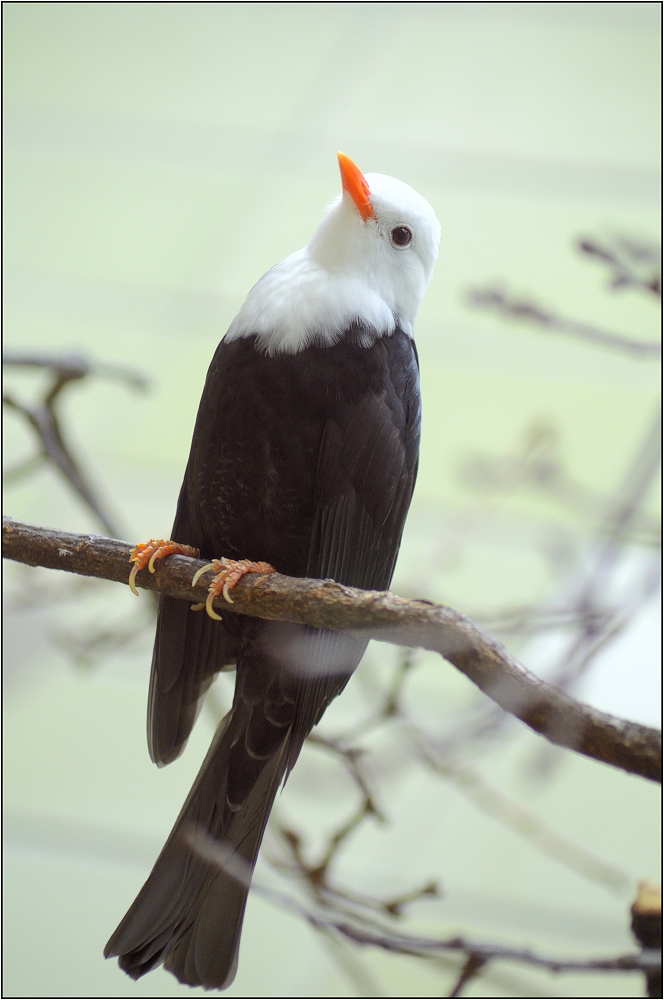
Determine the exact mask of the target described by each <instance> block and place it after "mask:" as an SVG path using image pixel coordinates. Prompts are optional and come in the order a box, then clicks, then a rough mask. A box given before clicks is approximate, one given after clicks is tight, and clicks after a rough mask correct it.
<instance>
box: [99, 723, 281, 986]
mask: <svg viewBox="0 0 664 1000" xmlns="http://www.w3.org/2000/svg"><path fill="white" fill-rule="evenodd" d="M241 715H242V712H241V710H240V711H238V708H237V707H236V709H234V710H233V711H231V712H229V714H228V715H227V716H226V718H225V719H224V720H223V722H222V723H221V724H220V726H219V729H218V730H217V733H216V735H215V738H214V741H213V743H212V746H211V747H210V750H209V751H208V754H207V756H206V758H205V760H204V762H203V766H202V767H201V770H200V771H199V774H198V777H197V778H196V781H195V783H194V786H193V788H192V790H191V792H190V793H189V796H188V798H187V801H186V802H185V804H184V806H183V808H182V811H181V813H180V815H179V817H178V819H177V822H176V823H175V826H174V827H173V830H172V832H171V835H170V837H169V838H168V840H167V842H166V844H165V846H164V849H163V850H162V852H161V854H160V855H159V857H158V859H157V862H156V864H155V866H154V868H153V869H152V872H151V874H150V876H149V878H148V880H147V882H146V883H145V885H144V886H143V888H142V889H141V891H140V893H139V894H138V896H137V897H136V900H135V901H134V903H133V905H132V906H131V908H130V909H129V911H128V912H127V914H126V916H125V917H124V919H123V920H122V922H121V923H120V925H119V927H118V928H117V930H116V931H115V933H114V934H113V935H112V937H111V939H110V941H109V942H108V944H107V945H106V948H105V950H104V954H105V956H106V958H111V957H113V956H115V955H117V956H118V957H119V964H120V967H121V968H122V969H124V971H125V972H126V973H128V974H129V975H130V976H132V978H134V979H138V978H139V977H140V976H142V975H144V974H145V973H146V972H149V971H150V970H151V969H153V968H155V967H156V966H157V965H159V964H160V963H162V962H163V963H164V966H165V968H166V969H168V970H169V972H172V973H173V975H174V976H176V978H177V979H178V980H179V981H180V982H181V983H186V984H188V985H189V986H203V987H205V988H206V989H214V988H216V989H225V988H226V987H227V986H230V984H231V983H232V981H233V979H234V978H235V973H236V969H237V955H238V949H239V944H240V932H241V929H242V920H243V917H244V910H245V906H246V902H247V895H248V892H249V878H242V876H241V875H239V873H238V872H237V869H238V868H240V869H241V870H242V871H244V872H246V873H247V874H250V873H251V871H253V868H254V865H255V864H256V858H257V856H258V851H259V848H260V845H261V840H262V839H263V833H264V831H265V826H266V823H267V820H268V817H269V815H270V810H271V808H272V803H273V802H274V797H275V795H276V792H277V789H278V787H279V784H280V782H281V779H282V777H283V775H284V772H285V767H286V764H285V756H286V755H285V752H284V744H283V743H282V744H281V746H280V747H279V748H278V749H277V750H276V751H275V752H274V753H273V754H272V755H271V756H270V757H269V758H268V759H267V760H265V762H264V764H263V766H262V767H261V770H260V773H259V774H258V776H257V778H256V781H255V783H254V785H253V787H252V788H251V790H250V791H249V794H248V795H247V796H246V798H245V800H244V801H243V803H242V805H241V806H240V808H239V809H237V810H236V811H233V808H232V807H231V808H229V806H228V802H227V791H228V774H229V760H230V756H231V751H232V749H233V746H234V745H235V744H236V743H237V741H238V738H239V736H240V734H241V733H242V732H243V731H244V729H245V727H246V719H243V718H240V716H241ZM284 742H285V741H284ZM192 827H196V828H197V829H199V830H201V831H207V833H208V835H209V836H210V837H212V838H213V839H215V840H216V841H219V842H221V844H222V845H223V847H224V850H225V852H226V851H227V852H228V857H229V870H228V872H227V871H221V870H219V869H218V868H215V867H213V866H212V865H211V864H209V863H208V862H206V861H203V860H202V859H201V858H200V857H199V856H198V855H197V854H196V853H195V852H194V851H193V850H192V848H191V847H190V846H189V843H188V841H187V839H186V837H187V833H188V832H189V830H190V828H192ZM233 862H235V866H233ZM238 862H239V865H238ZM234 867H235V871H236V875H238V877H235V878H234V877H233V875H232V874H230V872H231V871H233V869H234Z"/></svg>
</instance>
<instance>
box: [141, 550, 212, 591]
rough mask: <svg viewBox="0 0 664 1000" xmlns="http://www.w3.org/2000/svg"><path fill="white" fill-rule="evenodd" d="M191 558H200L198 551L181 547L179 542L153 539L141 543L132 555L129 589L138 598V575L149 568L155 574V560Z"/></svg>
mask: <svg viewBox="0 0 664 1000" xmlns="http://www.w3.org/2000/svg"><path fill="white" fill-rule="evenodd" d="M172 555H180V556H191V557H192V558H193V559H197V558H198V555H199V553H198V549H195V548H194V547H193V546H191V545H181V544H180V543H179V542H172V541H170V539H168V538H151V539H150V541H149V542H139V543H138V545H136V546H135V547H134V548H133V549H132V550H131V553H130V556H129V560H130V562H133V564H134V565H133V567H132V570H131V573H130V574H129V587H130V588H131V590H132V592H133V593H134V594H136V596H137V597H138V590H137V589H136V582H135V581H136V574H137V573H140V571H141V570H142V569H145V567H146V566H147V568H148V569H149V571H150V572H151V573H154V571H155V570H154V563H155V559H163V558H164V556H172Z"/></svg>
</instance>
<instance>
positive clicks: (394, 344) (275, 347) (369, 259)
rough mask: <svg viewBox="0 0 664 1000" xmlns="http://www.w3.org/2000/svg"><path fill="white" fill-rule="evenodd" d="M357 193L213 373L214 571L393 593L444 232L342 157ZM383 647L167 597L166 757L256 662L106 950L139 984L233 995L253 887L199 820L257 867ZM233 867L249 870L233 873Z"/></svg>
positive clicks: (271, 275) (154, 722)
mask: <svg viewBox="0 0 664 1000" xmlns="http://www.w3.org/2000/svg"><path fill="white" fill-rule="evenodd" d="M339 161H340V166H341V172H342V179H343V186H344V193H343V195H342V197H341V198H338V199H337V200H336V201H335V202H334V203H333V204H332V206H331V207H330V209H329V210H328V212H327V214H326V216H325V217H324V219H323V221H322V223H321V225H320V226H319V229H318V230H317V232H316V234H315V235H314V237H313V239H312V240H311V242H310V243H309V244H308V245H307V246H306V247H305V248H304V249H303V250H300V251H298V252H297V253H295V254H292V255H291V256H290V257H288V258H286V260H284V261H282V262H281V264H278V265H276V266H275V267H273V268H272V269H271V270H270V271H268V272H267V274H266V275H264V276H263V278H261V280H260V281H259V282H258V283H257V284H256V285H255V286H254V288H253V289H252V290H251V292H250V293H249V296H248V298H247V300H246V302H245V304H244V305H243V307H242V309H241V310H240V312H239V314H238V316H237V317H236V319H235V320H234V322H233V324H232V325H231V327H230V329H229V331H228V333H227V334H226V336H225V337H224V339H223V340H222V342H221V343H220V345H219V347H218V348H217V351H216V353H215V356H214V358H213V360H212V364H211V365H210V369H209V372H208V376H207V380H206V383H205V389H204V391H203V396H202V399H201V403H200V408H199V411H198V417H197V420H196V427H195V430H194V435H193V441H192V446H191V453H190V456H189V462H188V464H187V469H186V472H185V477H184V482H183V485H182V489H181V492H180V498H179V501H178V509H177V514H176V518H175V524H174V527H173V534H172V538H173V540H174V541H177V542H182V543H185V544H188V545H192V546H196V547H197V548H199V549H200V552H201V555H202V556H203V557H210V558H213V557H216V556H221V555H223V556H226V557H228V558H231V559H245V558H248V559H251V560H266V561H269V562H270V563H271V564H272V565H273V566H274V567H275V568H276V569H277V570H278V571H279V572H280V573H284V574H287V575H290V576H300V577H304V576H308V577H314V578H332V579H334V580H336V581H338V582H340V583H344V584H347V585H350V586H354V587H361V588H365V589H385V588H387V587H388V586H389V584H390V580H391V578H392V573H393V570H394V564H395V561H396V557H397V553H398V550H399V544H400V541H401V534H402V531H403V526H404V521H405V517H406V513H407V511H408V507H409V504H410V500H411V496H412V492H413V487H414V483H415V476H416V473H417V462H418V448H419V434H420V394H419V380H418V365H417V354H416V351H415V346H414V343H413V339H412V324H413V320H414V318H415V313H416V312H417V309H418V307H419V304H420V301H421V298H422V295H423V294H424V291H425V289H426V286H427V284H428V281H429V278H430V276H431V271H432V269H433V265H434V262H435V259H436V255H437V247H438V239H439V232H440V230H439V226H438V222H437V220H436V218H435V215H434V213H433V210H432V209H431V207H430V206H429V205H428V204H427V202H426V201H424V199H423V198H421V197H420V196H419V195H418V194H417V193H416V192H415V191H413V190H412V188H410V187H408V186H407V185H405V184H403V183H401V182H400V181H396V180H394V179H392V178H389V177H384V176H382V175H379V174H375V175H368V176H367V177H366V179H365V178H364V177H363V176H362V174H361V173H360V172H359V170H358V169H357V167H355V165H354V164H353V163H352V162H351V161H350V160H348V158H347V157H343V156H342V155H341V154H340V156H339ZM365 647H366V643H365V642H362V641H358V640H356V639H351V638H349V637H347V636H343V635H340V634H339V633H332V632H324V631H321V630H316V629H309V628H304V627H302V626H295V625H285V624H283V623H276V622H267V621H261V620H259V619H256V618H249V617H246V616H242V615H233V614H230V613H228V612H226V613H223V614H222V620H221V621H213V620H212V619H211V618H210V617H208V615H206V614H205V613H202V612H194V611H192V610H190V607H189V605H188V604H187V603H186V602H184V601H179V600H176V599H174V598H170V597H163V596H162V597H161V601H160V609H159V619H158V624H157V635H156V640H155V648H154V656H153V663H152V676H151V682H150V697H149V705H148V740H149V747H150V753H151V756H152V759H153V760H154V761H155V762H156V763H158V764H167V763H169V762H170V761H171V760H173V759H174V758H175V757H177V756H178V754H179V753H180V752H181V751H182V749H183V747H184V745H185V742H186V740H187V737H188V736H189V733H190V731H191V728H192V726H193V723H194V721H195V718H196V715H197V710H198V706H199V702H200V699H201V697H202V695H203V694H204V693H205V691H206V690H207V687H208V686H209V684H210V683H211V681H212V679H213V678H214V676H215V674H216V673H217V672H218V671H219V670H221V669H222V668H223V667H224V666H228V665H231V664H235V665H236V670H237V677H236V686H235V694H234V699H233V706H232V709H231V711H230V712H229V714H228V715H227V716H226V718H225V719H224V720H223V722H222V723H221V724H220V726H219V729H218V731H217V734H216V735H215V738H214V741H213V743H212V746H211V748H210V750H209V752H208V755H207V757H206V759H205V761H204V763H203V766H202V768H201V771H200V773H199V775H198V777H197V779H196V782H195V784H194V786H193V788H192V790H191V792H190V794H189V797H188V798H187V801H186V802H185V804H184V806H183V809H182V811H181V813H180V816H179V818H178V820H177V822H176V824H175V827H174V829H173V831H172V833H171V835H170V837H169V839H168V841H167V843H166V845H165V847H164V849H163V851H162V853H161V854H160V856H159V858H158V860H157V862H156V864H155V866H154V869H153V871H152V873H151V875H150V877H149V878H148V880H147V882H146V883H145V885H144V886H143V889H142V890H141V892H140V893H139V895H138V897H137V899H136V901H135V902H134V904H133V905H132V907H131V908H130V910H129V911H128V913H127V915H126V916H125V918H124V919H123V921H122V922H121V924H120V925H119V927H118V928H117V930H116V931H115V933H114V934H113V936H112V938H111V939H110V941H109V942H108V945H107V946H106V952H105V953H106V955H107V957H109V956H113V955H118V956H119V961H120V965H121V967H122V968H123V969H124V970H125V971H126V972H128V973H129V975H131V976H133V977H134V978H138V977H139V976H141V975H143V974H144V973H145V972H148V971H149V970H150V969H152V968H154V967H155V966H156V965H158V964H160V963H161V962H163V963H164V965H165V967H166V968H167V969H168V970H169V971H171V972H172V973H173V974H174V975H175V976H176V977H177V978H178V980H179V981H180V982H183V983H188V984H190V985H192V986H193V985H202V986H204V987H207V988H214V987H216V988H224V987H226V986H228V985H230V983H231V982H232V980H233V978H234V976H235V971H236V967H237V954H238V948H239V940H240V931H241V926H242V918H243V914H244V908H245V903H246V898H247V892H248V887H247V885H246V884H243V883H242V881H238V880H236V879H234V878H233V877H232V875H231V874H229V873H227V872H226V871H219V870H217V869H214V868H212V867H211V866H210V865H209V864H208V863H206V862H205V861H203V860H202V859H200V858H199V857H198V856H197V855H195V854H194V853H193V852H192V850H191V848H190V847H189V846H188V845H187V843H186V842H185V841H184V840H183V839H182V832H183V830H186V828H187V827H189V826H190V825H192V824H195V825H197V826H198V827H202V828H203V829H205V830H207V831H208V833H209V835H210V836H211V837H213V838H215V839H216V840H218V841H220V842H222V843H223V845H224V849H225V850H226V851H227V853H228V856H229V858H233V857H235V858H238V859H240V860H241V863H244V866H245V868H247V870H251V869H252V868H253V866H254V864H255V862H256V857H257V854H258V850H259V847H260V843H261V839H262V836H263V832H264V829H265V825H266V823H267V819H268V817H269V813H270V809H271V807H272V803H273V801H274V797H275V795H276V792H277V790H278V788H279V786H280V784H281V782H282V781H283V780H284V778H285V777H286V776H287V774H288V772H289V771H290V769H291V768H292V767H293V765H294V763H295V761H296V759H297V757H298V754H299V753H300V750H301V748H302V744H303V741H304V739H305V738H306V736H307V735H308V733H309V732H310V730H311V728H312V727H313V726H314V725H316V723H317V722H318V721H319V719H320V717H321V716H322V714H323V712H324V711H325V709H326V707H327V706H328V704H329V703H330V701H331V700H332V699H333V698H334V697H336V696H337V695H338V694H339V693H340V692H341V691H342V690H343V688H344V687H345V685H346V683H347V682H348V679H349V678H350V676H351V674H352V673H353V671H354V670H355V668H356V667H357V664H358V663H359V661H360V659H361V657H362V655H363V653H364V650H365ZM231 870H232V866H231V867H230V868H229V872H230V871H231Z"/></svg>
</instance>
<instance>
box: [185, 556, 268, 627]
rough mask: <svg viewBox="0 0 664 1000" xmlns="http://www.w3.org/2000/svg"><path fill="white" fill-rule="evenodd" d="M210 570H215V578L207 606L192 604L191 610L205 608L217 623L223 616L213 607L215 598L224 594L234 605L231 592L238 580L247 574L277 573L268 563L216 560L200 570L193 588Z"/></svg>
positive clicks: (209, 590)
mask: <svg viewBox="0 0 664 1000" xmlns="http://www.w3.org/2000/svg"><path fill="white" fill-rule="evenodd" d="M209 570H214V573H215V577H214V579H213V581H212V583H211V584H210V586H209V587H208V596H207V600H206V602H205V604H192V605H191V610H192V611H201V610H202V609H203V608H205V610H206V611H207V613H208V614H209V616H210V618H214V619H215V620H216V621H221V615H218V614H217V613H216V611H215V610H214V608H213V607H212V602H213V601H214V599H215V597H219V594H223V596H224V600H225V601H228V603H229V604H233V603H234V601H233V598H232V597H231V595H230V593H229V591H230V590H231V589H232V588H233V587H234V586H235V584H236V583H237V582H238V580H241V579H242V577H243V576H244V575H245V573H276V570H275V568H274V566H271V565H270V564H269V563H266V562H252V561H251V559H214V560H213V561H212V562H211V563H207V565H206V566H202V567H201V568H200V569H199V570H198V572H197V573H196V575H195V576H194V579H193V580H192V581H191V585H192V587H195V586H196V584H197V583H198V580H199V579H200V577H201V576H202V575H203V574H204V573H207V572H208V571H209Z"/></svg>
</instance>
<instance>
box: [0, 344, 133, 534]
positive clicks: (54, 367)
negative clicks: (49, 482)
mask: <svg viewBox="0 0 664 1000" xmlns="http://www.w3.org/2000/svg"><path fill="white" fill-rule="evenodd" d="M2 361H3V365H5V366H6V367H12V368H38V369H42V370H46V371H48V372H49V373H50V375H51V380H50V382H49V385H48V386H47V388H46V390H45V392H44V395H43V397H42V399H41V400H40V401H39V402H37V403H34V404H28V403H24V402H22V401H21V400H19V399H17V398H16V397H15V396H14V395H13V394H12V393H10V392H3V396H2V402H3V403H4V405H5V406H8V407H9V408H10V409H12V410H14V412H15V413H17V414H19V415H20V416H21V417H23V419H24V420H25V421H26V422H27V424H28V425H29V426H30V427H31V428H32V430H33V432H34V434H35V436H36V438H37V441H38V444H39V451H38V452H37V454H36V455H33V456H31V457H30V458H28V459H26V460H24V461H22V462H20V463H18V465H15V466H14V467H13V468H11V469H9V470H8V471H7V473H6V476H7V477H8V479H9V480H11V481H14V482H15V481H17V480H18V479H21V478H23V477H24V476H26V475H28V474H30V473H31V472H33V471H34V470H35V469H36V468H37V467H38V466H39V465H41V464H42V463H43V462H51V463H52V464H53V465H54V466H55V467H56V468H57V469H58V470H59V472H60V474H61V475H62V476H63V477H64V478H65V480H66V481H67V482H68V483H69V485H70V486H71V487H72V488H73V489H74V491H75V492H76V493H77V494H78V496H79V497H80V498H81V500H82V501H83V502H84V504H85V505H86V506H87V507H88V508H89V510H91V511H92V513H93V514H94V515H95V517H96V518H97V520H98V521H99V523H100V524H101V525H102V526H103V528H104V529H105V531H106V532H107V533H108V534H109V535H111V536H114V535H118V534H120V532H119V531H118V528H117V525H116V524H115V523H114V520H113V518H112V517H111V516H110V514H109V513H108V511H107V510H106V509H105V505H104V503H103V502H102V500H101V498H100V496H99V495H98V492H97V490H95V489H94V487H93V486H92V485H91V483H90V481H89V478H88V475H87V474H86V473H84V472H83V469H82V466H81V463H80V462H79V461H78V460H77V459H76V458H75V457H74V451H73V450H72V447H71V444H70V442H69V441H67V437H66V435H65V433H64V432H63V429H62V422H61V420H60V416H59V413H58V405H59V402H60V397H61V394H62V392H63V390H64V389H66V388H67V387H68V386H70V385H72V384H73V383H74V382H79V381H81V380H82V379H84V378H86V377H87V376H89V375H92V374H94V375H99V376H101V377H104V378H111V379H115V380H119V381H121V382H124V383H126V384H128V385H130V386H132V387H133V388H135V389H145V388H146V386H147V384H148V382H147V379H146V378H145V377H144V376H143V375H141V374H140V373H138V372H135V371H133V370H132V369H130V368H126V367H124V366H122V365H110V364H105V363H93V362H91V361H89V360H88V359H87V358H85V357H84V356H83V355H79V354H60V355H58V354H21V353H14V352H6V353H4V354H3V358H2Z"/></svg>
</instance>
